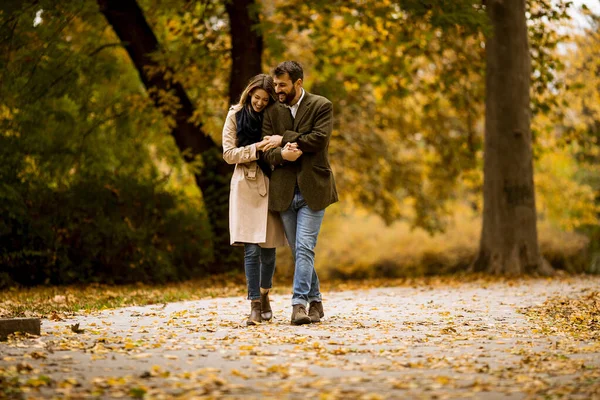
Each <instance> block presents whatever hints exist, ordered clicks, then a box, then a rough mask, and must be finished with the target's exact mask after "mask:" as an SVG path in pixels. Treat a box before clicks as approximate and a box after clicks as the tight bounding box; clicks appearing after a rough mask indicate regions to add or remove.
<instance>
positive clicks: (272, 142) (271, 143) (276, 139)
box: [259, 135, 283, 151]
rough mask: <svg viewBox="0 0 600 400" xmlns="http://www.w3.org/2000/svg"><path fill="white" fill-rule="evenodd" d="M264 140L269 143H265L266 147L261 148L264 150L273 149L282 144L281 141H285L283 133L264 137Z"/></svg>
mask: <svg viewBox="0 0 600 400" xmlns="http://www.w3.org/2000/svg"><path fill="white" fill-rule="evenodd" d="M264 141H266V142H267V143H266V144H265V145H264V148H262V149H259V150H262V151H267V150H271V149H274V148H276V147H279V146H281V142H282V141H283V136H281V135H271V136H265V137H264V138H263V142H264ZM261 143H262V142H261Z"/></svg>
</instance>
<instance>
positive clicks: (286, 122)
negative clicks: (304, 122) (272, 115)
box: [277, 103, 294, 130]
mask: <svg viewBox="0 0 600 400" xmlns="http://www.w3.org/2000/svg"><path fill="white" fill-rule="evenodd" d="M277 107H279V113H280V114H281V117H282V122H283V129H284V130H293V129H294V121H293V118H292V113H291V112H290V109H289V108H287V107H286V106H284V105H283V104H281V103H278V104H277Z"/></svg>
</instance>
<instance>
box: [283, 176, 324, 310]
mask: <svg viewBox="0 0 600 400" xmlns="http://www.w3.org/2000/svg"><path fill="white" fill-rule="evenodd" d="M324 215H325V210H320V211H314V210H312V209H311V208H310V207H308V205H307V204H306V201H305V200H304V197H303V196H302V193H300V190H299V189H298V187H296V192H295V193H294V199H293V200H292V204H291V205H290V207H289V208H288V209H287V210H285V211H283V212H282V213H281V219H282V220H283V229H284V230H285V235H286V236H287V240H288V242H289V244H290V248H291V250H292V255H293V256H294V263H295V268H294V288H293V290H294V293H293V295H292V305H296V304H302V305H304V306H305V307H306V306H307V305H308V303H310V302H313V301H321V291H320V289H319V277H318V276H317V272H316V271H315V247H316V245H317V236H318V235H319V230H320V229H321V222H323V216H324Z"/></svg>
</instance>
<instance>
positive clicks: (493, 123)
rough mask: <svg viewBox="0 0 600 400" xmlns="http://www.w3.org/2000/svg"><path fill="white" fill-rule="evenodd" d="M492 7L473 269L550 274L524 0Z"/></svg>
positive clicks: (495, 0)
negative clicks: (542, 243) (540, 229)
mask: <svg viewBox="0 0 600 400" xmlns="http://www.w3.org/2000/svg"><path fill="white" fill-rule="evenodd" d="M487 12H488V15H489V17H490V20H491V23H492V28H493V32H492V33H491V35H490V36H489V37H488V38H487V40H486V58H487V67H486V68H487V69H486V113H485V147H484V184H483V227H482V232H481V242H480V249H479V255H478V258H477V260H476V261H475V262H474V264H473V267H472V269H473V270H475V271H484V272H488V273H492V274H507V275H521V274H524V273H531V274H543V275H548V274H551V273H552V272H553V270H552V268H551V267H550V265H549V264H548V263H547V262H546V261H545V260H544V259H543V257H542V256H541V254H540V250H539V246H538V236H537V217H536V209H535V192H534V185H533V161H532V143H531V142H532V138H531V130H530V118H531V116H530V99H529V90H530V74H531V70H530V68H531V67H530V63H531V60H530V55H529V44H528V39H527V25H526V19H525V0H488V1H487Z"/></svg>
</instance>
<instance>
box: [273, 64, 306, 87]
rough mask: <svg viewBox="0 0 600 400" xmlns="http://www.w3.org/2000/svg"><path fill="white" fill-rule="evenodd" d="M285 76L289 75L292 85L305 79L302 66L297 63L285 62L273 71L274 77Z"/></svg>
mask: <svg viewBox="0 0 600 400" xmlns="http://www.w3.org/2000/svg"><path fill="white" fill-rule="evenodd" d="M284 74H288V76H289V77H290V79H291V80H292V83H294V82H296V81H297V80H298V79H304V71H303V70H302V65H300V63H299V62H296V61H284V62H282V63H281V64H279V65H278V66H277V67H275V69H274V70H273V75H275V76H277V77H279V76H281V75H284Z"/></svg>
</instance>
